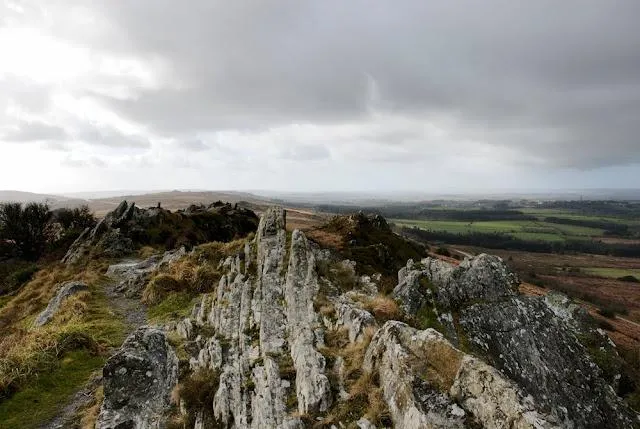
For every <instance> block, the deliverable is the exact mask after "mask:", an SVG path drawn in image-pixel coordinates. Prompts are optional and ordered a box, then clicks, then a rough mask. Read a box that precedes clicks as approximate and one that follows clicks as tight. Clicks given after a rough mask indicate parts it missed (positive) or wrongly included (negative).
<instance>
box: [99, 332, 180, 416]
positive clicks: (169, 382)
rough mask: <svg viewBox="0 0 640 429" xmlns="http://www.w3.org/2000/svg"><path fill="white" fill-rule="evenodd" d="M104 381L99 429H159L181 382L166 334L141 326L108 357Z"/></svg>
mask: <svg viewBox="0 0 640 429" xmlns="http://www.w3.org/2000/svg"><path fill="white" fill-rule="evenodd" d="M103 380H104V382H103V384H104V402H103V403H102V407H101V409H100V414H99V416H98V421H97V423H96V429H125V428H130V429H160V428H162V427H164V426H163V425H164V417H165V415H166V413H167V411H168V408H169V403H170V396H171V391H172V389H173V388H174V386H175V385H176V383H177V381H178V358H177V357H176V354H175V352H174V351H173V349H172V348H171V346H170V345H169V342H168V341H167V338H166V336H165V333H164V332H163V331H161V330H159V329H156V328H152V327H142V328H139V329H138V330H136V331H135V332H134V333H132V334H131V335H130V336H129V337H128V338H127V339H126V341H125V342H124V344H123V345H122V347H121V348H120V350H119V351H118V352H117V353H116V354H115V355H113V356H111V357H110V358H109V360H108V361H107V363H106V365H105V367H104V369H103Z"/></svg>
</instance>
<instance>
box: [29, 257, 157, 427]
mask: <svg viewBox="0 0 640 429" xmlns="http://www.w3.org/2000/svg"><path fill="white" fill-rule="evenodd" d="M127 262H129V261H127ZM118 283H119V281H118V279H117V278H114V279H113V281H112V282H110V283H108V284H107V285H106V286H105V287H104V293H105V296H106V297H107V301H108V303H109V307H110V308H111V309H112V310H113V312H114V317H118V318H122V319H124V321H125V323H126V325H127V334H129V333H130V332H132V331H134V330H135V329H137V328H139V327H140V326H143V325H145V324H147V309H146V307H145V305H144V304H142V302H140V299H139V298H128V297H126V296H125V295H124V294H123V293H120V292H117V291H116V288H117V286H118ZM101 383H102V374H101V373H99V374H94V375H93V376H92V377H91V379H90V380H89V381H88V382H87V384H85V385H84V386H83V387H82V389H80V390H79V391H78V392H76V394H75V395H73V397H72V398H71V400H70V401H69V403H68V404H67V405H65V407H64V408H62V410H61V411H60V412H59V413H58V415H57V416H56V417H55V418H54V419H53V420H51V421H49V422H47V423H45V424H43V425H42V426H40V427H39V429H68V428H75V427H78V426H77V425H75V424H74V423H73V422H74V419H75V417H76V415H77V414H78V411H80V410H82V409H83V408H86V407H88V406H89V405H90V404H91V402H92V401H93V394H94V392H95V390H96V388H97V387H98V386H99V385H100V384H101Z"/></svg>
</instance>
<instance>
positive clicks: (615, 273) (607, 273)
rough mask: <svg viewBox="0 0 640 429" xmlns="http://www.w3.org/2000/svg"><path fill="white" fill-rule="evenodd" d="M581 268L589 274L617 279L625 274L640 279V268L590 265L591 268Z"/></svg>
mask: <svg viewBox="0 0 640 429" xmlns="http://www.w3.org/2000/svg"><path fill="white" fill-rule="evenodd" d="M580 270H581V271H582V272H585V273H587V274H591V275H594V276H598V277H607V278H614V279H617V278H620V277H624V276H634V277H636V278H638V279H640V268H638V269H626V268H603V267H589V268H580Z"/></svg>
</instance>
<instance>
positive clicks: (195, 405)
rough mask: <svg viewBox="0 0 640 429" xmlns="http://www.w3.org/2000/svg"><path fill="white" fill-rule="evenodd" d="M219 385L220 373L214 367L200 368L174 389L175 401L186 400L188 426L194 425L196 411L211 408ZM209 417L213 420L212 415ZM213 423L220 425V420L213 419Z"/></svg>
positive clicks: (205, 410) (215, 425) (216, 425)
mask: <svg viewBox="0 0 640 429" xmlns="http://www.w3.org/2000/svg"><path fill="white" fill-rule="evenodd" d="M219 385H220V373H219V372H218V371H216V370H213V369H199V370H197V371H196V372H194V373H192V374H191V375H189V376H188V377H187V378H186V379H185V380H184V381H182V382H181V383H180V384H179V385H178V387H177V389H176V391H174V402H176V403H179V402H180V401H184V405H185V408H186V411H187V422H185V423H187V425H186V427H193V425H194V424H195V417H196V413H198V412H201V411H204V412H207V410H211V404H212V403H213V399H214V396H215V394H216V392H217V391H218V386H219ZM211 411H212V410H211ZM209 419H211V420H213V416H211V415H210V416H209ZM212 424H213V426H214V427H218V422H215V421H212Z"/></svg>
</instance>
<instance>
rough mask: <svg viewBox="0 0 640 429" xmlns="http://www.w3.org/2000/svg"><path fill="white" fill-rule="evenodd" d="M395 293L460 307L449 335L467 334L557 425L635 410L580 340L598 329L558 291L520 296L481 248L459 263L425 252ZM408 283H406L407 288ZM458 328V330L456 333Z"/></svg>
mask: <svg viewBox="0 0 640 429" xmlns="http://www.w3.org/2000/svg"><path fill="white" fill-rule="evenodd" d="M405 271H406V272H405V273H404V274H403V276H402V277H403V278H405V279H412V278H416V277H417V278H424V279H426V280H427V281H428V284H429V285H428V287H421V284H420V282H417V281H413V282H408V281H407V280H405V282H404V283H403V282H401V284H400V285H399V287H398V288H396V291H395V292H396V296H397V297H398V299H400V300H401V301H403V304H404V307H405V308H407V309H411V310H414V314H415V313H416V312H417V311H419V310H418V309H419V308H420V307H421V306H423V305H425V306H433V307H434V308H436V309H437V311H438V312H439V313H441V314H451V313H452V312H454V313H456V314H457V315H458V318H457V324H456V328H457V329H456V330H452V332H453V333H452V335H451V337H452V339H453V340H454V341H456V342H461V341H462V340H465V341H466V342H467V343H468V345H469V346H470V347H471V349H472V350H473V351H474V352H475V353H476V354H477V355H478V356H481V357H482V358H483V359H485V361H486V362H487V363H489V364H491V365H493V366H495V367H496V368H497V369H499V370H500V371H502V373H504V374H505V375H506V376H507V377H509V378H510V379H512V380H514V381H515V382H516V383H517V384H518V385H519V387H520V388H521V389H523V390H524V391H525V392H527V393H528V394H530V395H531V396H532V397H533V399H534V400H535V401H536V403H538V404H539V406H540V407H541V409H542V410H543V411H544V412H546V413H548V414H550V415H552V416H553V417H554V418H555V419H557V420H558V421H559V422H560V424H561V426H563V427H579V428H599V427H611V428H624V427H632V426H633V425H634V424H637V419H636V416H635V415H634V413H632V412H630V411H629V410H628V409H627V408H626V406H625V405H624V404H623V403H622V402H621V401H620V399H619V398H618V397H617V396H616V394H615V392H614V390H613V389H612V388H611V386H610V385H608V384H607V383H606V382H605V380H603V378H602V371H601V370H600V368H599V367H598V366H597V365H596V364H595V363H594V361H593V360H592V359H591V358H590V356H589V353H588V351H587V350H586V349H585V347H584V346H583V344H582V343H581V342H580V341H579V340H578V338H577V335H578V334H590V335H595V336H599V334H598V333H596V332H594V330H593V329H591V330H590V329H589V328H588V327H587V326H586V325H585V324H584V321H582V320H580V319H579V317H578V315H577V314H576V308H575V307H572V306H570V305H569V304H568V302H566V300H562V299H560V298H558V297H555V298H554V297H551V298H534V297H522V296H518V295H517V293H516V291H515V285H516V284H517V281H516V279H515V277H514V276H513V274H511V273H510V272H509V270H508V268H507V267H506V265H505V264H504V263H503V262H502V260H501V259H500V258H498V257H496V256H489V255H484V254H483V255H479V256H477V257H475V258H473V259H467V260H465V261H464V262H463V263H461V264H460V266H458V267H453V266H451V265H449V264H446V263H444V262H442V261H439V260H434V259H430V258H427V259H425V260H423V261H422V262H421V263H420V264H414V265H412V266H410V267H409V266H408V267H407V269H406V270H405ZM403 284H404V285H405V286H406V285H407V284H410V285H411V286H410V287H409V289H411V291H410V292H408V291H407V290H406V289H407V288H406V287H401V286H403ZM460 335H462V338H460Z"/></svg>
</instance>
